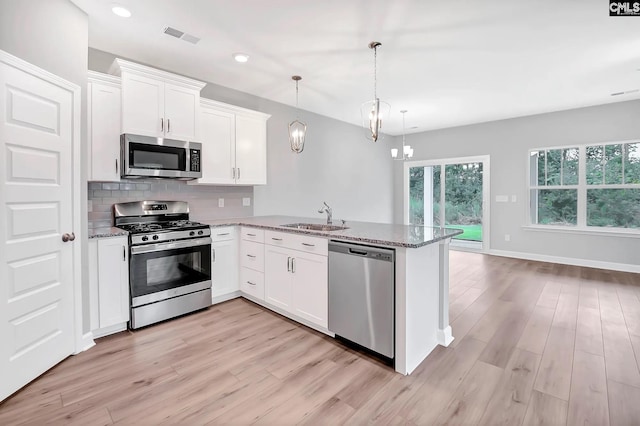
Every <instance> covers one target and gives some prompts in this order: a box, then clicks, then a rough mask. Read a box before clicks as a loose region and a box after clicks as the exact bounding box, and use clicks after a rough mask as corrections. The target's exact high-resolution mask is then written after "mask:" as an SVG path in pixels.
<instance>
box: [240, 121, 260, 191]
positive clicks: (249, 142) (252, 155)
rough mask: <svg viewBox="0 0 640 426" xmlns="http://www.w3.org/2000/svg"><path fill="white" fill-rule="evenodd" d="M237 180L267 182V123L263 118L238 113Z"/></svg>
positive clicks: (256, 183)
mask: <svg viewBox="0 0 640 426" xmlns="http://www.w3.org/2000/svg"><path fill="white" fill-rule="evenodd" d="M236 182H237V183H239V184H243V185H260V184H262V185H264V184H266V183H267V124H266V122H265V121H264V120H263V119H261V118H254V117H244V116H242V115H236Z"/></svg>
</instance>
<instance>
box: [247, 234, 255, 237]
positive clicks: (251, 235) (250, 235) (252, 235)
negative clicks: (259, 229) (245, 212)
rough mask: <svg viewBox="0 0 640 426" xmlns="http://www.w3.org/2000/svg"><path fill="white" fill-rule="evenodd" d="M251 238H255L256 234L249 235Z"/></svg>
mask: <svg viewBox="0 0 640 426" xmlns="http://www.w3.org/2000/svg"><path fill="white" fill-rule="evenodd" d="M247 235H248V236H249V237H255V236H256V234H247Z"/></svg>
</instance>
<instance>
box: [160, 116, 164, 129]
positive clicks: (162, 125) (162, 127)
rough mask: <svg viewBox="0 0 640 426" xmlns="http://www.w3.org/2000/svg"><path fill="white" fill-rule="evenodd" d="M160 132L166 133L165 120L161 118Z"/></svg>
mask: <svg viewBox="0 0 640 426" xmlns="http://www.w3.org/2000/svg"><path fill="white" fill-rule="evenodd" d="M160 131H161V132H164V118H162V117H160Z"/></svg>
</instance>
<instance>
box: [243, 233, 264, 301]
mask: <svg viewBox="0 0 640 426" xmlns="http://www.w3.org/2000/svg"><path fill="white" fill-rule="evenodd" d="M264 261H265V259H264V231H263V230H261V229H254V228H246V227H242V228H241V229H240V290H242V292H243V293H244V294H245V295H248V296H251V297H252V298H253V299H254V300H255V301H263V300H264Z"/></svg>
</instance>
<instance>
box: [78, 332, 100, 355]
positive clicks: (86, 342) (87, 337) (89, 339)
mask: <svg viewBox="0 0 640 426" xmlns="http://www.w3.org/2000/svg"><path fill="white" fill-rule="evenodd" d="M95 345H96V342H94V341H93V333H92V332H88V333H85V334H83V335H82V338H81V339H80V342H79V344H78V348H77V349H78V350H76V351H75V352H74V353H73V354H74V355H78V354H79V353H81V352H84V351H86V350H87V349H91V348H92V347H94V346H95Z"/></svg>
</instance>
